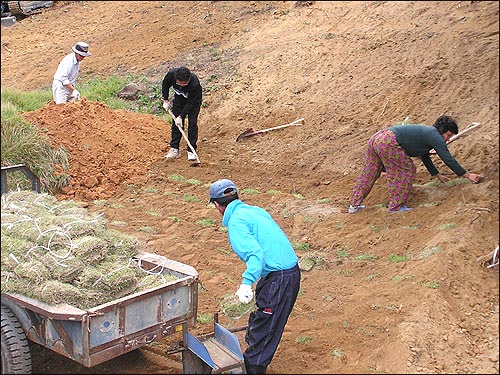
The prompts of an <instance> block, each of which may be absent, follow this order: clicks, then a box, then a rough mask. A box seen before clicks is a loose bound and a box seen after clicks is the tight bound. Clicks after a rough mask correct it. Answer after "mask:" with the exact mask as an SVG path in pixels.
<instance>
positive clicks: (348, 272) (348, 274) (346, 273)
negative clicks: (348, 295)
mask: <svg viewBox="0 0 500 375" xmlns="http://www.w3.org/2000/svg"><path fill="white" fill-rule="evenodd" d="M339 275H340V276H345V277H351V276H352V275H354V272H353V271H352V270H340V271H339Z"/></svg>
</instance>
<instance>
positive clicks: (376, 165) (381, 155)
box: [351, 129, 417, 210]
mask: <svg viewBox="0 0 500 375" xmlns="http://www.w3.org/2000/svg"><path fill="white" fill-rule="evenodd" d="M383 167H385V172H386V180H387V186H388V188H389V209H390V210H394V209H398V208H399V207H400V206H402V205H403V204H405V203H406V200H407V199H408V195H409V194H410V191H411V188H412V185H413V181H414V180H415V175H416V172H417V169H416V168H415V164H413V161H412V160H411V157H409V156H408V155H407V154H406V152H405V150H404V149H403V147H401V146H400V145H399V144H398V142H397V140H396V136H395V135H394V133H393V132H392V131H390V130H387V129H386V130H380V131H378V132H377V133H375V134H374V135H373V136H372V137H371V138H370V139H369V141H368V149H367V150H366V154H365V160H364V162H363V167H362V170H361V173H360V175H359V177H358V178H357V180H356V184H355V185H354V189H353V193H352V197H351V205H353V206H358V205H360V204H361V202H363V199H364V198H366V196H367V195H368V194H369V193H370V191H371V190H372V188H373V185H374V184H375V181H377V179H378V178H379V177H380V173H381V172H382V168H383Z"/></svg>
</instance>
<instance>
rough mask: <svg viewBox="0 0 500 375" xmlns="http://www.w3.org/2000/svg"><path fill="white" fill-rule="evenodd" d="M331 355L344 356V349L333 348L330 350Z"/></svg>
mask: <svg viewBox="0 0 500 375" xmlns="http://www.w3.org/2000/svg"><path fill="white" fill-rule="evenodd" d="M332 355H333V356H334V357H339V358H342V357H344V355H345V354H344V351H343V350H341V349H333V350H332Z"/></svg>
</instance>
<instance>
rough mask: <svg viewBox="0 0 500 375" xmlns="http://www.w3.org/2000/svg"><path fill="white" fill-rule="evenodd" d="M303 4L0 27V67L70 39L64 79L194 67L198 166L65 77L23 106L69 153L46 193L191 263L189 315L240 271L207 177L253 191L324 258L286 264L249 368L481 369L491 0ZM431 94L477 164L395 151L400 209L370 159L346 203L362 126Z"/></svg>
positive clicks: (45, 18) (493, 358) (124, 10)
mask: <svg viewBox="0 0 500 375" xmlns="http://www.w3.org/2000/svg"><path fill="white" fill-rule="evenodd" d="M303 3H307V2H302V4H303ZM309 3H311V4H309V5H305V6H298V5H299V4H298V3H297V2H290V1H276V2H214V1H210V2H208V1H207V2H197V1H196V2H166V1H161V2H160V1H158V2H148V1H144V2H139V1H136V2H120V1H116V2H87V1H83V2H56V6H54V7H53V8H51V9H49V10H47V11H44V12H43V13H42V14H39V15H33V16H31V17H29V18H27V19H24V20H21V21H19V22H18V23H17V24H16V25H15V26H14V27H11V28H8V29H7V28H2V71H1V78H2V86H4V87H10V88H17V89H20V90H35V89H38V88H42V87H48V86H49V85H50V84H51V80H52V75H53V73H54V71H55V69H56V67H57V64H58V62H59V60H60V59H61V58H62V56H64V54H66V53H67V52H68V51H69V49H70V47H71V46H72V44H74V42H75V41H77V40H84V41H87V42H88V43H89V44H90V46H91V51H92V53H93V55H92V56H91V57H89V58H87V59H85V60H84V62H83V63H82V73H81V77H80V80H82V81H83V80H85V79H88V78H90V77H107V76H110V75H125V74H128V73H138V74H140V75H142V76H144V77H146V78H147V82H148V85H150V86H151V87H152V86H153V85H157V84H158V83H159V82H160V81H161V79H162V78H163V75H164V74H165V73H166V71H167V70H168V69H169V68H170V67H173V66H178V65H181V64H185V65H187V66H188V67H190V68H191V69H192V70H193V71H194V72H196V73H197V74H198V75H199V77H200V79H201V81H202V83H203V85H204V88H205V92H204V95H205V96H204V102H205V105H204V107H203V108H202V111H201V114H200V121H199V122H200V142H199V149H198V153H199V156H200V159H201V162H202V163H201V165H200V166H199V167H191V166H190V163H189V162H188V161H187V160H186V157H185V152H184V154H183V157H182V158H181V159H178V160H176V161H173V162H167V161H166V160H165V159H164V158H163V156H164V155H165V154H166V152H167V150H168V144H167V142H168V141H169V139H170V130H169V129H170V128H169V125H168V124H167V123H166V118H165V117H162V116H158V115H154V114H150V115H147V114H137V113H133V112H127V111H115V110H110V109H109V108H107V107H106V106H105V105H103V104H100V103H95V102H92V101H89V100H86V99H85V96H86V93H85V92H84V91H82V96H83V98H84V99H83V100H82V101H81V102H78V103H73V104H68V105H63V106H56V105H54V104H52V103H48V104H47V105H46V106H45V107H44V108H42V109H40V110H38V111H35V112H32V113H26V114H25V116H26V118H27V119H29V120H31V121H32V122H33V123H35V124H37V125H38V126H40V128H41V129H42V130H44V131H45V132H46V134H47V135H48V136H49V138H50V139H51V141H52V142H53V144H54V146H56V147H59V146H61V145H63V146H64V147H65V148H66V149H67V150H68V151H69V153H70V155H71V164H70V169H69V171H68V173H69V174H70V176H71V182H70V185H69V186H68V187H66V188H65V189H64V191H63V194H61V195H60V198H61V199H76V200H78V201H82V202H84V203H85V204H86V205H88V207H89V209H90V210H98V211H103V212H104V213H105V214H106V216H107V218H108V220H109V223H110V226H114V227H116V228H118V229H120V230H123V231H126V232H128V233H131V234H133V235H135V236H137V237H138V238H140V239H141V240H143V241H144V244H145V248H146V249H147V250H149V251H153V252H156V253H158V254H161V255H164V256H166V257H168V258H171V259H174V260H177V261H180V262H183V263H186V264H189V265H191V266H193V267H195V268H196V269H197V271H198V272H199V274H200V279H201V281H202V283H203V285H204V287H205V289H201V290H200V295H199V305H198V309H199V314H213V313H215V312H218V311H219V312H220V301H221V298H222V296H223V295H225V294H227V293H232V292H234V291H236V289H237V287H238V285H239V282H240V279H241V273H242V272H243V270H244V268H243V267H244V265H243V264H242V263H241V262H240V261H239V260H238V259H237V258H236V256H235V255H234V254H232V253H231V252H230V248H229V245H228V242H227V238H226V233H225V232H224V231H221V230H220V228H219V225H220V216H219V214H218V212H217V211H216V210H215V209H214V208H213V207H211V206H209V205H207V197H208V184H209V183H210V182H213V181H215V180H216V179H218V178H222V177H226V178H231V179H233V180H234V181H235V182H236V183H237V184H238V186H239V187H240V189H241V190H242V194H241V198H242V199H243V200H244V201H247V202H248V203H251V204H257V205H260V206H262V207H265V208H266V209H268V210H269V212H270V213H271V214H272V215H273V216H274V218H275V219H276V220H277V221H278V222H279V223H280V224H281V225H282V227H283V229H284V230H285V231H286V233H287V234H288V235H289V237H290V240H291V241H293V242H294V243H302V244H305V243H307V244H309V246H310V248H309V249H308V250H307V249H304V248H302V249H298V250H297V253H298V255H299V256H306V255H308V254H311V253H315V254H317V255H318V256H320V257H322V258H323V259H324V260H325V263H324V264H323V265H321V266H317V267H315V268H313V269H312V270H311V271H309V272H303V277H302V288H301V293H300V296H299V298H298V300H297V304H296V306H295V308H294V311H293V312H292V314H291V317H290V320H289V323H288V325H287V328H286V331H285V334H284V336H283V340H282V342H281V344H280V346H279V348H278V351H277V353H276V356H275V358H274V360H273V362H272V363H271V365H270V367H269V373H275V374H276V373H309V374H311V373H346V374H347V373H443V374H444V373H491V374H493V373H498V372H499V362H498V360H499V358H498V352H499V344H498V339H499V316H498V313H499V308H498V306H499V304H498V294H499V293H498V292H499V282H498V281H499V280H498V267H496V268H490V269H487V268H486V265H485V264H484V263H482V262H480V261H478V260H477V259H478V258H479V257H481V256H484V255H486V254H488V253H490V252H492V251H493V249H494V248H495V247H496V246H497V244H498V234H499V228H498V196H499V194H498V193H499V188H498V187H499V174H498V161H499V143H498V140H499V136H498V129H499V126H498V125H499V124H498V121H499V116H498V115H499V113H498V103H499V102H498V78H499V77H498V67H499V65H498V64H499V59H498V51H499V45H498V24H499V22H498V2H490V1H452V2H419V1H416V2H415V1H412V2H384V1H370V2H309ZM443 113H446V114H449V115H452V116H453V117H455V118H456V119H457V121H458V123H459V125H460V127H461V129H464V128H465V127H466V126H467V125H468V124H470V123H472V122H480V123H481V126H480V128H479V129H478V130H475V131H473V132H471V133H469V134H467V135H465V136H463V137H462V138H459V139H458V140H457V141H455V142H454V143H452V144H450V150H451V152H452V154H453V155H454V156H455V157H456V158H457V160H458V161H459V162H460V163H461V164H462V165H463V166H464V167H465V168H466V169H468V170H471V171H473V172H476V173H481V174H483V175H484V177H485V178H484V181H483V182H481V183H480V184H478V185H474V184H471V183H469V182H468V181H465V183H457V184H455V185H454V186H448V185H442V184H441V185H438V186H433V185H426V184H427V183H428V182H430V181H431V177H430V176H429V174H428V173H427V171H426V170H425V168H424V167H423V165H422V163H420V162H419V161H418V160H415V164H416V165H417V171H418V172H417V180H416V182H415V186H414V190H413V193H412V195H411V196H410V199H409V201H408V205H409V206H410V207H413V208H414V209H413V211H411V212H408V213H404V214H394V215H390V214H388V213H387V210H386V207H385V205H386V204H387V200H388V194H387V188H386V186H385V181H384V177H382V178H381V179H380V181H379V182H378V183H377V184H376V185H375V187H374V189H373V191H372V193H371V194H370V196H369V197H368V198H367V199H366V201H365V203H366V204H367V208H366V209H365V210H364V211H362V212H360V213H357V214H356V215H349V214H347V213H346V209H347V206H348V199H349V196H350V194H351V189H352V186H353V183H354V181H355V179H356V177H357V174H358V172H359V170H360V166H361V160H362V155H363V152H364V149H365V145H366V141H367V139H368V138H369V136H370V135H371V134H373V133H374V132H375V131H377V130H379V129H382V128H384V127H387V126H389V125H392V124H395V123H398V122H399V123H400V122H402V121H403V120H404V119H405V118H406V117H407V116H408V117H409V118H410V120H411V121H413V122H418V123H426V124H429V125H430V124H432V123H433V121H434V120H435V119H436V118H437V117H438V116H439V115H441V114H443ZM297 118H305V124H304V125H303V126H300V127H289V128H286V129H281V130H277V131H273V132H268V133H266V134H264V135H259V136H254V137H252V138H248V139H246V140H244V141H242V142H236V141H235V139H236V137H237V136H238V134H240V133H241V132H243V131H244V130H246V129H248V128H250V127H253V128H255V129H264V128H269V127H273V126H277V125H281V124H285V123H288V122H290V121H293V120H295V119H297ZM182 147H185V146H184V144H183V146H182ZM182 151H184V148H183V150H182ZM436 165H437V166H438V168H439V169H440V170H441V172H442V173H443V174H445V175H447V176H449V177H451V178H455V177H456V176H454V175H453V173H452V172H451V171H450V170H449V169H448V168H447V167H446V166H444V165H443V164H442V163H441V162H440V160H439V159H436ZM457 182H464V181H462V180H457ZM203 219H213V220H214V221H215V223H216V224H215V225H213V226H208V227H206V226H203V225H201V224H200V223H201V221H200V220H203ZM342 254H344V255H346V254H348V256H347V257H342V256H341V255H342ZM392 254H396V255H399V256H407V257H408V259H409V260H407V261H404V262H397V263H396V262H393V261H391V259H393V258H391V255H392ZM221 320H222V322H223V323H224V324H225V325H227V326H237V325H241V324H244V323H245V321H244V319H243V320H240V321H232V320H230V319H228V318H226V317H224V316H222V317H221ZM211 328H212V327H211V324H201V323H198V324H197V325H196V326H195V327H193V331H194V332H196V333H207V332H210V331H211ZM172 340H174V337H172V338H168V339H166V340H164V341H163V342H161V343H159V344H156V345H155V346H153V347H151V348H150V349H149V350H146V349H142V350H138V351H135V352H133V353H130V354H128V355H125V356H123V357H120V358H117V359H116V360H112V361H109V362H107V363H104V364H102V365H99V366H96V367H95V368H91V369H85V368H83V367H81V366H79V365H77V364H76V363H74V362H72V361H69V360H68V361H66V360H65V359H64V358H61V357H59V356H55V355H54V356H51V355H49V354H47V353H45V352H43V351H40V350H39V349H38V350H35V351H34V353H35V354H34V362H35V369H34V370H35V371H36V372H40V373H96V374H97V373H100V374H104V373H177V372H180V371H182V365H181V362H180V359H179V357H176V356H167V357H165V356H161V355H158V353H159V354H161V353H163V352H164V350H165V348H166V347H167V346H168V344H169V343H170V341H172ZM240 341H241V343H242V346H243V347H244V341H243V339H241V340H240Z"/></svg>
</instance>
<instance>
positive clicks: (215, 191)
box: [210, 179, 300, 374]
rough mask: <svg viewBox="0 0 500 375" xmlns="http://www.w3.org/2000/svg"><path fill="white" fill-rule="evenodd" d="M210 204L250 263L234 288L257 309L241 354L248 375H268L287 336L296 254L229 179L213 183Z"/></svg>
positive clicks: (295, 286)
mask: <svg viewBox="0 0 500 375" xmlns="http://www.w3.org/2000/svg"><path fill="white" fill-rule="evenodd" d="M210 202H211V203H213V204H214V205H215V207H216V208H217V210H218V211H219V212H220V213H221V215H222V225H223V226H225V227H227V228H228V239H229V243H230V245H231V248H232V249H233V251H234V252H235V253H236V255H237V256H238V257H239V258H240V259H241V260H242V261H244V262H245V263H246V270H245V272H243V274H242V277H243V280H242V282H241V285H240V287H239V289H238V291H237V292H236V295H237V296H238V298H239V300H240V302H242V303H250V302H251V301H252V300H253V298H254V292H253V290H252V285H253V284H255V283H256V287H255V303H256V305H257V309H256V310H255V311H253V312H251V313H250V316H249V318H248V328H247V331H246V335H245V341H246V342H247V344H248V348H247V349H246V350H245V352H244V353H243V357H244V360H245V367H246V372H247V374H265V373H266V369H267V366H268V365H269V363H270V362H271V360H272V359H273V356H274V354H275V352H276V349H277V348H278V344H279V342H280V340H281V337H282V335H283V331H284V329H285V325H286V322H287V320H288V317H289V316H290V313H291V312H292V309H293V306H294V304H295V300H296V299H297V294H298V292H299V288H300V269H299V267H298V264H297V262H298V258H297V255H296V254H295V251H294V249H293V247H292V244H291V243H290V241H289V240H288V237H287V236H286V234H285V233H284V232H283V230H282V229H281V228H280V226H279V225H278V224H277V223H276V222H275V221H274V220H273V218H272V217H271V215H270V214H269V213H268V212H267V211H266V210H264V209H263V208H260V207H257V206H251V205H248V204H245V203H243V202H242V201H241V200H240V199H239V197H238V188H237V187H236V185H235V184H234V183H233V182H232V181H231V180H228V179H221V180H218V181H216V182H214V183H213V184H211V185H210Z"/></svg>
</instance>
